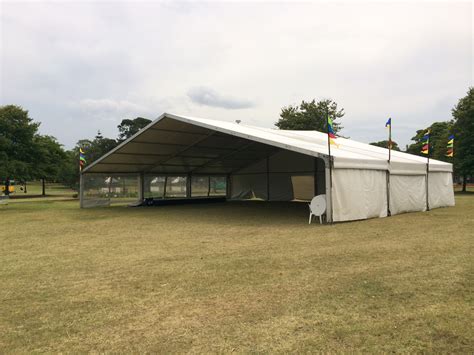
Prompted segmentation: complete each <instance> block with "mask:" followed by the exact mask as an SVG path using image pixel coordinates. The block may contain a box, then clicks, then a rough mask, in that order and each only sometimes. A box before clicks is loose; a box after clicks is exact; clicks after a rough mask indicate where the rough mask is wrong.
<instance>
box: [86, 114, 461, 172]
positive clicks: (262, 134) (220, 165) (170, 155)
mask: <svg viewBox="0 0 474 355" xmlns="http://www.w3.org/2000/svg"><path fill="white" fill-rule="evenodd" d="M249 140H250V141H253V145H250V146H248V147H246V145H248V143H249ZM337 142H338V144H339V148H336V147H334V146H333V148H332V149H331V155H332V157H333V159H334V168H335V169H339V168H340V169H367V170H390V171H391V173H392V174H405V175H407V174H413V173H414V172H415V171H416V173H418V172H419V173H421V172H422V171H423V169H425V166H426V158H424V157H419V156H416V155H411V154H407V153H403V152H398V151H392V157H391V163H390V164H389V163H388V161H387V159H388V150H387V149H385V148H381V147H376V146H373V145H370V144H365V143H360V142H356V141H353V140H351V139H345V138H340V137H339V138H337ZM244 148H245V149H244ZM271 148H277V149H276V150H281V149H283V150H288V151H293V152H296V153H302V154H304V155H308V156H313V157H319V158H325V157H327V156H328V146H327V135H326V134H325V133H322V132H317V131H286V130H278V129H271V128H261V127H254V126H250V125H245V124H237V123H232V122H224V121H216V120H210V119H203V118H194V117H188V116H178V115H174V114H170V113H165V114H163V115H161V116H160V117H159V118H158V119H156V120H155V121H153V122H152V123H150V124H149V125H148V126H147V127H145V128H144V129H142V130H140V131H139V132H138V133H137V134H135V135H134V136H133V137H131V138H129V139H128V140H126V141H125V142H123V143H122V144H120V145H119V146H118V147H116V148H115V149H113V150H112V151H111V152H109V153H107V154H106V155H104V156H103V157H102V158H100V159H99V160H97V161H96V162H94V163H92V164H91V165H89V166H88V167H86V168H85V169H84V170H83V172H84V173H87V172H89V173H92V172H121V173H123V172H138V171H146V172H163V173H166V172H172V173H178V172H186V171H189V170H193V169H197V168H199V167H201V168H200V169H198V170H199V171H200V172H202V173H225V174H227V173H229V172H231V171H234V170H235V169H236V168H238V167H239V163H241V164H242V166H245V165H246V164H245V161H242V160H241V158H238V159H237V155H240V156H245V157H248V159H249V163H251V162H252V159H255V160H254V161H256V160H260V159H261V158H264V157H265V156H266V155H268V154H269V153H271V151H272V150H271ZM233 149H234V151H235V154H234V155H233V154H229V155H228V156H226V154H227V153H226V150H227V151H228V152H229V153H232V150H233ZM276 150H275V149H274V151H276ZM157 151H158V152H159V153H156V152H157ZM237 153H238V154H237ZM219 157H225V158H224V159H223V160H222V161H219V162H211V164H209V158H211V159H215V158H219ZM203 165H205V166H203ZM247 165H248V164H247ZM177 170H180V171H177ZM430 171H432V172H436V171H443V172H452V164H449V163H445V162H442V161H437V160H434V159H431V160H430Z"/></svg>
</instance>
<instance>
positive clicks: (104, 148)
mask: <svg viewBox="0 0 474 355" xmlns="http://www.w3.org/2000/svg"><path fill="white" fill-rule="evenodd" d="M118 143H119V142H118V141H117V140H115V139H111V138H104V137H103V136H102V133H101V132H100V131H98V132H97V135H96V136H95V137H94V139H92V140H91V139H81V140H79V141H78V142H77V143H76V146H75V147H74V148H73V149H72V150H70V151H67V152H66V156H67V158H66V164H65V167H64V169H63V171H62V172H61V180H62V181H64V183H65V184H66V185H68V186H70V187H71V188H73V189H76V190H77V189H78V187H79V149H80V148H82V149H83V151H84V155H85V158H86V161H87V162H86V165H85V167H87V166H88V165H90V164H92V163H93V162H94V161H96V160H97V159H99V158H100V157H102V156H103V155H104V154H106V153H108V152H109V151H110V150H112V149H114V148H115V147H116V146H117V145H118Z"/></svg>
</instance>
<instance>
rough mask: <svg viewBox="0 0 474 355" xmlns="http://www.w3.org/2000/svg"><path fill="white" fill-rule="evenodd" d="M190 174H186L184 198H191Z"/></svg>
mask: <svg viewBox="0 0 474 355" xmlns="http://www.w3.org/2000/svg"><path fill="white" fill-rule="evenodd" d="M191 179H192V176H191V174H188V175H187V176H186V198H191V196H192V195H191V181H192V180H191Z"/></svg>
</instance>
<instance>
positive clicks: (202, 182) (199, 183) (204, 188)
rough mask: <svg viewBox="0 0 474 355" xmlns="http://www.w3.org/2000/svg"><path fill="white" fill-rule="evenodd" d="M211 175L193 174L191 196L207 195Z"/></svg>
mask: <svg viewBox="0 0 474 355" xmlns="http://www.w3.org/2000/svg"><path fill="white" fill-rule="evenodd" d="M208 190H209V176H193V177H192V179H191V197H203V196H207V192H208Z"/></svg>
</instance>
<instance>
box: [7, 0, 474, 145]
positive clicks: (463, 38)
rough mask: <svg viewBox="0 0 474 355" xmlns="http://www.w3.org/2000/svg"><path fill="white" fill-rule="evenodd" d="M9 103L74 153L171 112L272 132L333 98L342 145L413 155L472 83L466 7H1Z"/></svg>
mask: <svg viewBox="0 0 474 355" xmlns="http://www.w3.org/2000/svg"><path fill="white" fill-rule="evenodd" d="M0 6H1V14H0V16H1V18H0V20H1V48H0V50H1V88H0V89H1V92H0V105H6V104H16V105H21V106H22V107H23V108H25V109H27V110H29V112H30V116H31V117H32V118H34V119H35V120H37V121H40V122H42V124H41V132H42V133H43V134H50V135H53V136H55V137H57V138H58V139H59V141H60V142H61V143H63V144H64V145H65V146H66V147H67V148H71V147H72V146H73V145H74V144H75V142H76V141H77V140H79V139H81V138H92V137H94V135H95V133H96V132H97V130H99V129H100V130H101V131H102V133H103V134H104V135H105V136H108V137H113V138H115V137H116V136H117V128H116V126H117V124H119V123H120V121H121V120H122V119H124V118H134V117H137V116H142V117H147V118H150V119H153V118H156V117H157V116H159V115H160V114H161V113H162V112H172V113H177V114H184V115H189V116H196V117H204V118H212V119H219V120H226V121H234V120H236V119H240V120H242V122H243V123H247V124H251V125H260V126H264V127H272V126H273V124H274V122H275V121H277V119H278V117H279V113H280V109H281V107H283V106H286V105H289V104H298V103H299V102H300V101H301V100H303V99H304V100H311V99H313V98H315V99H317V100H318V99H323V98H331V99H333V100H335V101H336V102H337V103H338V104H339V105H340V106H341V107H343V108H344V109H345V111H346V115H345V117H344V118H343V120H342V124H343V126H344V130H343V134H344V135H346V136H350V137H351V138H353V139H357V140H360V141H363V142H371V141H377V140H382V139H386V130H385V129H384V124H385V121H386V119H387V117H389V116H391V117H392V121H393V136H394V140H395V141H398V142H399V143H400V144H401V145H402V146H404V145H405V144H407V143H409V141H410V138H411V137H412V136H413V135H414V133H415V131H416V129H420V128H424V127H426V126H427V125H429V124H430V123H431V122H433V121H441V120H449V119H450V118H451V108H452V107H453V106H454V105H455V104H456V102H457V101H458V99H459V98H460V97H462V96H464V95H465V93H466V92H467V89H468V87H469V86H471V85H473V84H472V82H473V56H472V46H473V8H472V3H471V2H454V1H450V2H414V1H411V2H402V3H389V2H382V3H374V2H350V3H349V2H340V3H328V2H312V3H293V2H287V3H284V2H280V3H261V2H260V3H250V2H235V3H213V2H207V3H199V2H193V3H189V2H179V3H176V2H175V3H172V2H140V3H136V2H131V1H130V2H123V1H122V2H110V1H108V2H104V1H97V2H25V3H19V2H18V1H15V2H5V1H3V2H1V5H0Z"/></svg>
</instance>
